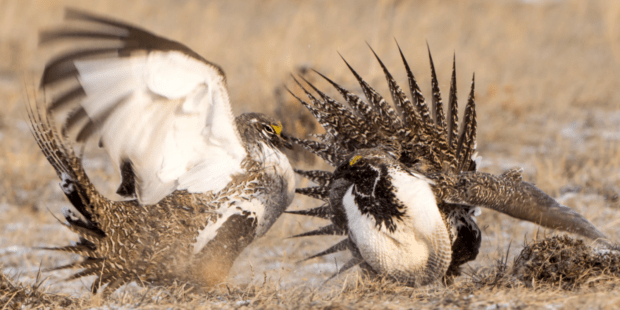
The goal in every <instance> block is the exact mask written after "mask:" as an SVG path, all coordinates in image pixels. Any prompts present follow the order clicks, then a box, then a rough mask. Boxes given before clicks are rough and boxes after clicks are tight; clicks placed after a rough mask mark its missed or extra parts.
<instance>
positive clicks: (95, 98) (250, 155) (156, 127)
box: [29, 10, 295, 293]
mask: <svg viewBox="0 0 620 310" xmlns="http://www.w3.org/2000/svg"><path fill="white" fill-rule="evenodd" d="M67 18H68V19H76V20H79V21H83V22H90V23H91V27H90V28H83V29H82V28H76V29H69V28H67V29H60V30H54V31H48V32H43V33H42V34H41V43H42V44H48V43H53V42H58V41H61V40H65V39H74V38H87V39H91V41H92V40H97V41H98V43H100V45H94V46H92V47H91V46H87V47H86V49H82V50H75V51H72V52H67V53H66V54H63V55H60V56H59V57H57V58H54V59H52V60H51V61H50V62H49V63H48V64H47V65H46V68H45V71H44V73H43V77H42V79H41V86H42V87H44V88H45V90H46V94H47V93H48V91H49V93H51V94H52V95H51V97H52V100H51V102H50V103H49V104H48V105H47V106H46V107H40V106H36V107H30V109H29V116H30V121H31V126H32V131H33V134H34V137H35V140H36V141H37V143H38V144H39V147H40V148H41V151H42V152H43V153H44V154H45V155H46V157H47V159H48V161H49V162H50V163H51V164H52V166H53V167H54V168H55V170H56V172H57V174H58V176H59V177H60V178H61V187H62V188H63V191H64V193H65V195H66V196H67V197H68V198H69V200H70V202H71V203H72V205H73V209H66V210H65V211H64V212H63V215H64V216H65V219H66V221H67V226H68V227H69V228H70V229H71V230H73V231H74V232H76V233H77V234H78V235H79V236H80V241H79V242H78V243H76V244H74V245H71V246H65V247H56V248H48V249H53V250H60V251H66V252H72V253H76V254H80V255H82V256H83V260H82V261H79V262H75V263H72V264H69V265H66V266H60V267H55V268H53V269H64V268H82V269H83V270H82V271H80V272H78V273H76V274H74V275H73V276H71V277H70V278H69V279H77V278H81V277H83V276H88V275H97V276H98V279H97V280H96V281H95V282H94V283H93V287H92V290H93V292H96V291H97V290H98V289H99V288H100V287H102V286H106V285H107V286H106V289H105V292H106V293H111V292H113V291H114V290H116V289H117V288H118V287H120V286H121V285H123V284H125V283H129V282H132V281H135V282H137V283H139V284H145V285H169V284H171V283H173V282H175V281H182V282H187V283H190V284H192V285H196V286H211V285H214V284H217V283H220V282H222V281H223V280H224V279H225V278H226V275H227V274H228V271H229V270H230V268H231V267H232V264H233V263H234V261H235V259H236V258H237V256H238V255H239V254H240V253H241V251H242V250H243V249H244V248H245V247H246V246H247V245H249V244H250V243H251V242H252V240H254V238H256V237H260V236H262V235H264V234H265V233H266V232H267V231H268V229H269V228H270V227H271V226H272V225H273V223H274V222H275V221H276V220H277V219H278V217H279V216H280V215H281V214H282V213H283V211H284V210H285V209H286V207H287V206H288V205H289V204H290V203H291V201H292V199H293V195H294V191H295V176H294V172H293V169H292V167H291V166H290V163H289V161H288V159H287V158H286V156H285V155H284V154H283V153H282V152H281V151H280V150H279V148H280V147H290V143H289V142H288V138H287V137H286V136H285V135H284V134H283V133H282V126H281V124H280V123H279V122H277V121H275V120H274V119H272V118H270V117H268V116H266V115H264V114H260V113H245V114H242V115H239V116H237V117H234V116H233V115H232V112H231V107H230V102H229V96H228V91H227V88H226V79H225V76H224V73H223V71H222V70H221V69H220V68H219V67H218V66H217V65H215V64H213V63H210V62H209V61H207V60H205V59H204V58H202V57H201V56H199V55H198V54H196V53H195V52H193V51H192V50H190V49H189V48H187V47H185V46H184V45H182V44H180V43H177V42H174V41H170V40H167V39H165V38H161V37H158V36H155V35H153V34H151V33H149V32H146V31H144V30H142V29H139V28H136V27H133V26H130V25H127V24H124V23H120V22H117V21H113V20H109V19H105V18H101V17H98V16H94V15H91V14H88V13H83V12H78V11H74V10H68V11H67ZM93 29H94V30H93ZM109 41H111V42H109ZM105 44H108V45H109V47H108V46H106V45H105ZM67 85H69V86H67ZM67 89H68V90H67ZM76 103H77V104H76ZM67 107H68V108H69V109H70V110H71V112H69V114H68V116H67V118H66V119H65V121H64V122H63V125H62V128H61V130H60V131H59V130H58V128H56V126H55V125H54V124H53V120H52V118H53V115H52V114H53V112H54V113H55V112H56V111H60V110H62V109H66V108H67ZM41 110H45V112H42V111H41ZM76 131H77V133H76ZM70 136H73V137H74V138H73V139H74V140H75V141H77V142H78V143H79V142H85V141H87V140H88V139H92V138H94V137H97V138H98V139H99V146H100V147H102V148H103V149H104V150H105V151H106V152H107V154H108V155H109V157H110V159H111V161H112V163H113V164H114V165H115V166H117V167H118V168H119V172H120V174H121V178H122V181H121V184H120V186H119V188H118V190H117V193H118V194H119V195H121V196H122V197H123V198H124V199H123V200H120V201H115V200H112V199H110V198H108V197H104V196H103V195H101V194H100V193H99V192H98V191H97V189H96V188H95V187H94V186H93V185H92V183H91V182H90V180H89V178H88V176H87V175H86V173H85V172H84V169H83V167H82V163H81V158H80V156H77V155H76V154H75V152H74V150H73V144H72V142H71V141H70V138H69V137H70Z"/></svg>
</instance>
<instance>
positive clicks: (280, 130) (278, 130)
mask: <svg viewBox="0 0 620 310" xmlns="http://www.w3.org/2000/svg"><path fill="white" fill-rule="evenodd" d="M271 127H272V128H273V130H275V131H276V134H277V135H278V136H279V135H280V133H281V132H282V124H278V125H273V124H271Z"/></svg>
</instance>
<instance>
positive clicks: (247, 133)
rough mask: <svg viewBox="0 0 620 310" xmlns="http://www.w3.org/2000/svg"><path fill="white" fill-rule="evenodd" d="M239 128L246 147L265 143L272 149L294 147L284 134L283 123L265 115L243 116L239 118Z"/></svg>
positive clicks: (248, 114) (245, 114)
mask: <svg viewBox="0 0 620 310" xmlns="http://www.w3.org/2000/svg"><path fill="white" fill-rule="evenodd" d="M237 128H239V133H240V134H241V139H243V142H244V143H245V144H246V145H250V144H254V143H260V142H264V143H265V144H267V145H269V146H271V147H278V148H279V147H285V148H288V149H291V148H292V147H293V145H292V144H291V142H290V139H289V137H288V136H287V135H285V134H284V133H283V132H282V123H280V122H278V121H276V120H275V119H273V118H271V117H269V116H267V115H265V114H262V113H244V114H241V115H239V116H238V117H237Z"/></svg>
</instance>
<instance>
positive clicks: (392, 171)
mask: <svg viewBox="0 0 620 310" xmlns="http://www.w3.org/2000/svg"><path fill="white" fill-rule="evenodd" d="M399 51H400V48H399ZM373 53H374V51H373ZM400 55H401V58H402V60H403V63H404V66H405V70H406V73H407V77H408V80H409V90H410V93H411V98H412V99H409V98H407V96H406V95H405V93H404V92H403V90H402V89H401V88H400V87H399V86H398V84H397V83H396V81H395V80H394V78H393V77H392V75H391V74H390V73H389V72H388V70H387V69H386V67H385V66H384V64H383V63H382V62H381V60H380V59H379V57H378V56H377V55H376V54H375V57H376V58H377V60H378V61H379V64H380V66H381V68H382V69H383V72H384V74H385V77H386V79H387V82H388V87H389V90H390V92H391V95H392V98H393V101H394V107H395V109H394V107H392V106H391V105H390V104H389V103H387V101H386V100H384V98H383V97H382V96H381V95H379V94H378V93H377V92H376V91H375V90H374V89H373V88H372V87H370V86H369V85H368V83H366V82H365V81H364V80H363V79H362V78H361V77H360V76H359V75H358V74H357V73H356V72H355V71H354V70H353V69H352V68H351V66H349V64H348V63H347V66H348V67H349V69H350V70H351V72H352V73H353V75H354V76H355V77H356V79H357V80H358V82H359V84H360V87H361V89H362V91H363V92H364V95H365V97H366V100H367V101H364V100H363V99H362V98H360V97H358V96H357V95H355V94H353V93H352V92H350V91H348V90H346V89H344V88H343V87H341V86H340V85H338V84H336V83H335V82H333V81H331V80H330V79H328V78H327V77H325V76H323V75H322V74H320V73H318V72H317V73H318V74H319V75H321V76H322V77H323V78H325V80H327V81H328V82H329V83H330V84H331V85H333V86H334V87H335V88H336V90H337V91H338V92H339V93H340V94H341V95H342V96H343V97H344V99H345V101H346V102H347V104H348V106H347V105H345V104H342V103H340V102H338V101H336V100H335V99H333V98H331V97H330V96H328V95H327V94H325V93H324V92H322V91H320V90H319V89H317V88H316V87H315V86H313V85H312V84H310V83H309V82H308V81H306V83H307V84H308V85H309V86H310V87H311V88H312V89H313V90H314V91H315V92H316V93H317V94H318V96H315V95H313V94H312V93H311V92H309V91H308V90H306V89H305V88H304V87H303V86H302V85H301V84H300V83H299V82H298V81H297V80H296V82H297V84H299V86H300V87H301V88H302V89H303V91H304V93H305V94H306V95H307V97H308V98H309V101H310V102H305V101H304V100H302V99H300V98H299V97H297V99H298V100H299V101H300V102H301V103H302V104H303V105H304V106H305V107H306V108H308V109H309V110H310V112H311V113H312V114H313V115H314V117H315V118H316V119H317V120H318V122H319V123H320V124H321V126H323V128H324V129H325V134H322V135H318V141H314V140H299V139H293V142H295V143H298V144H299V145H301V146H303V147H304V148H306V149H307V150H309V151H310V152H312V153H314V154H316V155H318V156H319V157H321V158H323V159H324V160H325V161H327V162H328V163H329V164H330V165H332V166H334V167H336V169H335V171H333V172H329V171H316V170H315V171H297V172H298V173H299V174H301V175H303V176H305V177H307V178H309V179H310V180H312V181H314V182H315V183H317V186H315V187H307V188H300V189H298V190H297V192H298V193H300V194H304V195H307V196H310V197H314V198H317V199H321V200H323V201H324V202H325V204H323V205H322V206H320V207H317V208H314V209H307V210H302V211H290V212H289V213H294V214H301V215H307V216H316V217H320V218H325V219H329V220H331V222H332V223H331V224H330V225H328V226H325V227H322V228H320V229H317V230H314V231H310V232H307V233H303V234H300V235H297V236H295V237H303V236H314V235H347V238H345V239H344V240H342V241H341V242H339V243H337V244H336V245H334V246H332V247H330V248H329V249H327V250H325V251H323V252H321V253H318V254H316V255H313V256H311V257H308V258H307V259H311V258H315V257H320V256H324V255H327V254H331V253H335V252H338V251H343V250H347V249H348V250H350V251H351V252H352V254H353V258H352V259H351V260H350V261H348V262H347V263H346V264H345V265H344V266H343V267H342V268H341V269H340V270H339V271H338V272H339V273H340V272H342V271H345V270H347V269H349V268H351V267H353V266H356V265H360V267H362V268H363V269H365V270H366V271H368V272H370V274H374V275H379V276H387V277H389V278H393V279H395V280H397V281H399V282H404V283H406V284H408V285H424V284H429V283H432V282H434V281H436V280H438V279H441V278H445V280H446V281H447V282H451V280H452V279H453V277H454V276H458V275H459V274H460V266H461V265H462V264H464V263H466V262H468V261H471V260H473V259H475V258H476V256H477V255H478V250H479V247H480V241H481V233H480V229H479V228H478V226H477V225H476V222H475V221H474V219H473V218H472V216H473V215H474V213H476V212H477V207H485V208H490V209H494V210H497V211H500V212H502V213H505V214H508V215H510V216H513V217H515V218H518V219H522V220H527V221H531V222H534V223H537V224H540V225H542V226H544V227H549V228H555V229H561V230H565V231H569V232H574V233H578V234H581V235H583V236H586V237H588V238H592V239H604V238H605V236H604V235H603V234H602V233H601V232H600V231H599V230H598V229H596V228H595V227H594V226H593V225H592V224H591V223H590V222H589V221H588V220H586V219H585V218H584V217H583V216H581V215H580V214H578V213H576V212H575V211H573V210H572V209H570V208H568V207H565V206H563V205H560V204H558V203H557V202H556V201H555V200H554V199H552V198H551V197H549V196H548V195H546V194H545V193H543V192H542V191H541V190H539V189H538V188H536V187H535V186H534V185H532V184H529V183H527V182H524V181H523V180H522V178H521V169H513V170H510V171H508V172H506V173H504V174H501V175H497V176H496V175H491V174H488V173H479V172H476V161H475V160H476V156H477V154H476V126H477V124H476V112H475V102H474V81H473V79H472V86H471V90H470V93H469V99H468V101H467V105H466V107H465V114H464V120H463V121H462V125H461V130H460V133H459V130H458V126H459V124H458V118H457V113H458V107H457V95H456V93H457V92H456V71H455V69H454V64H453V70H452V79H451V83H450V85H451V86H450V94H449V103H448V109H447V116H446V114H445V113H444V109H443V103H442V99H441V95H440V91H439V87H438V82H437V76H436V74H435V69H434V65H433V61H432V58H431V59H430V63H431V85H432V92H433V95H432V106H431V107H429V106H428V105H427V104H426V102H425V99H424V97H423V96H422V94H421V92H420V88H419V87H418V84H417V82H416V80H415V78H414V76H413V74H412V73H411V70H410V68H409V65H408V64H407V61H406V60H405V57H404V56H403V53H402V51H400ZM429 58H430V51H429ZM345 63H346V61H345ZM291 94H292V92H291ZM293 96H295V95H294V94H293ZM431 115H432V116H431Z"/></svg>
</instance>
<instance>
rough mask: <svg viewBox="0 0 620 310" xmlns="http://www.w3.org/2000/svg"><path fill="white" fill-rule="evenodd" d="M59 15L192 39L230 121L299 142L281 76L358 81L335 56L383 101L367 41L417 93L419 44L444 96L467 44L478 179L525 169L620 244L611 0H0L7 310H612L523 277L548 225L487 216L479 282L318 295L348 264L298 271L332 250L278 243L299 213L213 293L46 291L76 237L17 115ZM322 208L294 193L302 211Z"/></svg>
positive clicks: (618, 82) (354, 277)
mask: <svg viewBox="0 0 620 310" xmlns="http://www.w3.org/2000/svg"><path fill="white" fill-rule="evenodd" d="M65 6H73V7H77V8H83V9H87V10H89V11H93V12H98V13H102V14H106V15H110V16H115V17H117V18H119V19H123V20H126V21H132V22H133V23H135V24H137V25H140V26H142V27H145V28H147V29H150V30H152V31H154V32H156V33H158V34H161V35H164V36H166V37H170V38H173V39H175V40H178V41H181V42H184V43H186V44H187V45H189V46H190V47H191V48H193V49H195V50H196V51H197V52H198V53H200V54H201V55H204V56H205V57H206V58H207V59H210V60H212V61H214V62H216V63H218V64H220V65H221V66H222V67H223V68H224V69H225V71H226V73H227V77H228V83H229V89H230V92H231V97H232V100H233V104H234V110H235V113H242V112H247V111H259V112H266V113H268V114H272V115H275V116H277V117H278V118H280V119H281V120H282V121H283V123H284V124H285V130H286V129H288V130H289V131H293V132H294V133H295V134H298V135H304V134H307V133H309V132H313V131H314V130H318V129H317V128H318V127H317V126H316V124H315V123H314V122H313V121H312V120H311V119H309V118H308V116H309V115H308V113H306V112H305V111H301V110H300V107H299V106H298V104H297V103H295V102H294V101H292V100H291V98H290V97H289V96H288V95H287V94H286V93H282V88H281V86H282V84H287V85H288V86H289V87H293V85H292V83H291V81H290V78H289V77H288V76H289V74H290V73H291V72H298V70H303V69H305V68H315V69H317V70H319V71H321V72H323V73H325V74H327V75H328V76H330V77H332V78H334V79H335V80H336V81H340V82H342V83H343V85H346V86H348V87H352V88H353V89H357V88H356V87H355V83H354V80H353V77H352V76H351V75H350V73H348V72H347V70H346V67H345V66H344V65H343V64H342V62H341V60H340V59H339V57H338V55H337V53H336V51H339V52H340V53H342V55H344V56H345V57H346V59H347V60H348V61H349V62H350V63H351V64H352V65H353V66H354V67H355V68H356V69H358V72H359V73H360V74H361V75H362V76H363V77H365V78H366V79H367V80H368V81H369V82H370V83H371V85H377V87H378V88H379V90H380V91H381V92H382V93H384V94H387V92H386V87H385V86H386V85H385V84H386V83H385V81H384V79H383V77H382V73H381V71H380V69H379V67H378V65H377V64H376V62H375V61H374V60H373V58H372V54H371V53H370V51H368V49H367V47H366V45H365V41H367V42H368V43H369V44H370V45H372V47H373V48H374V49H375V51H377V53H378V54H379V55H380V56H381V57H382V59H383V61H384V62H385V64H386V65H387V66H388V67H389V68H391V70H392V73H393V74H394V76H395V77H397V79H399V80H400V81H402V82H404V70H403V69H402V65H401V64H400V60H399V59H398V53H397V50H396V46H395V44H394V38H396V39H397V40H398V42H399V44H400V45H401V47H402V48H403V51H404V52H405V54H406V56H407V57H408V60H409V62H410V65H411V66H412V69H413V70H414V74H416V76H417V77H418V79H419V81H420V82H421V85H422V86H423V89H422V90H423V92H424V93H425V94H429V93H430V83H429V78H428V77H429V71H428V60H427V56H426V47H425V46H424V44H425V41H428V42H429V45H430V47H431V49H432V51H433V56H434V60H435V65H436V68H437V70H438V73H439V79H440V86H441V87H442V89H444V92H445V91H446V90H447V89H448V78H449V75H448V73H449V70H450V66H451V60H452V55H453V52H456V60H457V70H458V71H457V73H458V78H459V82H458V88H459V90H460V94H461V102H462V101H463V99H464V98H463V95H464V94H465V93H466V92H465V90H466V89H467V88H468V87H469V82H470V81H469V80H470V77H471V73H472V72H474V71H475V72H476V85H477V88H476V89H477V92H476V98H477V100H476V101H477V103H478V118H479V119H478V124H479V135H478V151H479V153H480V155H482V157H483V165H482V170H483V171H488V172H493V173H499V172H502V171H503V170H505V169H508V168H511V167H514V166H522V167H524V168H525V178H526V180H528V181H531V182H534V183H536V184H537V185H538V186H540V187H541V188H542V189H543V190H545V191H547V192H549V193H550V194H552V195H553V196H555V197H556V198H557V199H559V200H560V201H561V202H562V203H564V204H566V205H568V206H570V207H572V208H574V209H576V210H577V211H579V212H580V213H582V214H584V215H585V216H586V217H587V218H588V219H590V220H591V221H592V222H594V223H595V225H597V226H598V227H600V228H601V230H602V231H604V232H605V233H606V234H607V235H608V236H610V237H611V238H612V239H613V240H618V236H619V235H620V228H618V227H620V226H619V225H618V223H619V222H620V216H619V215H618V211H619V209H620V200H619V198H618V195H619V193H620V109H619V108H620V93H619V92H618V91H617V89H620V79H618V76H617V72H620V23H618V20H620V18H619V17H620V3H618V2H616V1H611V0H610V1H587V2H586V1H578V0H571V1H562V0H559V1H538V2H537V1H516V0H505V1H481V0H478V1H471V2H458V3H453V2H448V1H415V2H413V1H411V2H408V1H353V0H345V1H338V2H334V1H326V0H325V1H284V0H281V1H276V0H272V1H260V2H259V1H172V0H170V1H168V0H157V1H146V0H136V1H131V2H127V1H120V0H114V1H97V2H92V3H88V4H84V3H83V2H82V1H77V0H71V1H69V0H66V1H35V0H0V101H1V102H2V107H3V108H2V110H0V212H1V213H2V218H1V219H0V231H1V233H0V235H1V237H0V262H1V263H2V265H3V268H2V270H1V271H2V282H1V284H0V285H2V291H0V303H2V304H0V309H1V308H2V307H3V306H4V305H3V304H4V303H6V302H7V301H8V299H10V298H11V296H13V295H14V297H13V300H12V301H11V302H12V303H11V304H6V306H7V308H8V307H11V308H12V307H17V305H18V304H17V302H22V303H23V302H28V304H29V306H30V307H44V306H45V307H54V306H65V305H67V306H69V307H73V308H77V309H81V308H91V307H100V306H107V307H109V308H115V307H121V306H123V305H124V306H125V307H129V308H141V307H144V308H169V307H175V308H186V309H191V308H242V307H251V308H302V309H303V308H326V309H327V308H330V309H338V308H409V307H413V308H438V307H451V308H476V309H499V308H525V307H534V308H542V307H546V308H583V307H590V308H616V307H617V306H618V304H619V303H620V294H619V293H618V292H617V290H614V289H612V287H613V285H615V284H614V283H616V280H613V279H612V280H610V281H609V282H607V284H606V285H582V284H583V283H586V282H587V281H588V280H586V282H579V281H577V282H574V284H571V285H569V286H570V287H568V286H566V285H564V284H562V283H563V282H557V281H555V280H554V281H555V282H554V281H550V282H545V281H543V280H541V279H542V278H540V276H539V275H534V274H532V277H531V278H527V277H526V278H522V279H519V278H518V277H515V276H513V274H512V270H514V269H513V265H512V262H513V261H514V257H515V255H517V254H519V253H520V252H521V250H522V249H523V246H524V244H529V245H530V247H529V248H530V249H532V246H535V245H536V243H535V242H534V241H532V240H531V239H532V238H534V237H535V235H536V233H537V229H536V227H535V225H532V224H529V223H522V222H519V221H516V220H513V219H510V218H508V217H507V216H504V215H501V214H498V213H496V212H492V211H487V212H483V214H482V215H481V216H480V217H479V218H478V223H479V224H480V225H481V227H482V228H483V234H484V236H483V245H482V249H481V253H480V255H479V256H478V259H477V260H476V261H475V262H473V263H471V264H470V265H469V266H468V267H466V269H465V271H466V272H467V273H468V274H469V275H468V276H462V277H460V278H458V279H457V281H456V283H455V284H454V286H452V287H449V288H445V287H443V286H441V285H438V286H432V287H427V288H419V289H412V288H403V287H400V286H398V285H395V284H393V283H381V282H372V281H368V280H364V279H362V278H360V276H359V275H358V274H357V272H356V271H354V272H349V273H347V274H345V275H342V276H340V277H339V278H337V279H336V280H334V281H331V282H329V283H327V284H326V285H322V284H321V283H322V281H323V280H325V279H326V277H327V276H328V275H329V274H330V273H331V272H333V271H334V270H335V269H336V266H335V265H336V263H337V264H339V265H341V264H342V263H344V262H345V260H346V258H347V255H346V254H343V255H336V256H331V257H328V258H325V259H318V260H314V261H311V262H308V263H303V264H299V265H298V264H295V262H296V261H297V260H299V259H301V258H302V257H304V256H305V255H307V254H309V253H313V252H316V251H318V250H321V249H324V248H326V247H327V246H329V245H330V244H331V243H329V242H334V240H329V242H327V241H328V240H325V239H321V238H307V239H303V240H285V239H284V237H286V236H289V235H291V234H294V233H299V232H302V231H306V230H308V229H309V228H311V227H316V226H318V225H320V224H322V223H321V222H319V221H309V220H306V219H303V218H301V217H297V216H283V217H282V218H281V219H280V220H279V221H278V223H276V225H274V228H273V229H272V230H271V231H270V232H269V233H268V235H267V236H265V237H264V238H261V239H260V240H258V241H256V242H255V243H254V244H253V245H252V246H250V247H249V248H248V249H246V251H244V252H243V254H242V256H241V257H240V258H239V259H238V261H237V262H236V264H235V267H234V269H233V272H232V273H231V276H230V281H229V283H227V284H225V285H221V286H220V287H218V288H215V289H213V291H211V292H207V293H205V294H194V293H191V292H186V291H185V290H184V289H183V287H182V286H179V287H176V288H151V289H143V288H139V287H136V286H133V285H130V286H127V287H124V288H122V289H121V290H120V291H119V292H118V293H116V294H114V295H112V296H111V297H110V298H109V299H107V300H100V299H97V297H92V296H90V294H89V293H87V291H88V286H89V284H90V283H89V281H85V282H80V281H74V282H71V283H65V282H62V281H60V280H61V279H62V278H63V277H66V276H67V275H68V273H62V272H56V273H44V274H43V277H44V278H47V281H45V282H44V284H43V285H41V286H38V284H37V283H39V282H40V280H37V273H38V270H39V266H40V265H42V266H43V267H48V266H53V265H56V264H60V263H63V262H67V261H68V260H70V259H71V258H72V257H70V256H62V255H57V254H55V253H47V252H41V251H35V250H33V249H32V247H33V246H41V245H58V244H64V243H67V242H68V241H69V240H71V239H72V238H75V236H73V235H72V234H70V233H69V232H67V231H66V230H63V229H62V227H60V225H58V223H56V220H55V219H54V218H53V217H52V216H51V215H50V214H49V212H48V211H47V209H49V210H50V211H51V212H55V213H58V210H59V208H60V207H62V206H64V205H67V202H66V201H65V200H64V197H62V194H61V192H60V190H59V189H58V186H57V180H56V176H55V174H54V173H53V170H52V169H51V167H49V165H48V163H47V162H46V161H45V159H44V158H43V156H41V155H40V153H39V151H38V149H37V147H36V145H35V143H34V141H33V139H32V138H31V137H30V133H29V131H28V129H27V126H26V123H25V117H23V113H22V106H23V100H24V98H25V96H24V95H23V90H22V89H23V84H24V82H25V83H26V84H28V85H31V83H34V81H36V79H37V76H38V75H39V74H40V73H41V71H42V68H43V64H44V62H45V59H47V58H48V57H49V56H50V54H52V52H53V49H52V50H44V51H38V50H37V48H36V42H37V36H36V34H37V30H38V29H39V28H41V27H48V26H51V25H56V24H58V23H59V22H60V21H61V20H62V14H63V13H62V12H63V7H65ZM309 77H312V74H310V75H309ZM319 85H321V86H323V87H325V86H326V85H325V84H322V83H319ZM330 93H332V94H334V92H330ZM87 155H88V156H89V157H88V158H89V160H87V162H86V165H87V169H88V171H89V173H90V175H91V176H92V178H93V179H94V182H95V184H97V185H98V187H99V188H100V190H101V191H102V192H104V193H108V194H110V195H111V194H112V193H113V188H114V187H115V186H114V184H115V182H116V181H117V180H118V177H117V176H116V175H114V172H113V171H114V170H113V169H112V168H111V167H110V166H109V165H108V164H107V162H106V161H105V157H104V156H102V155H101V154H98V153H96V152H89V153H88V154H87ZM296 156H298V158H297V159H298V160H299V161H301V162H298V164H299V165H305V166H312V165H320V163H314V162H312V160H311V158H310V157H308V156H307V155H299V154H298V155H296ZM315 203H316V202H312V201H309V200H303V199H298V200H296V201H295V202H294V203H293V206H292V208H306V207H310V205H313V204H315ZM541 234H542V232H541ZM539 239H541V240H543V238H542V237H541V238H539ZM523 240H526V242H524V241H523ZM509 244H512V246H511V251H510V253H509V254H507V249H508V246H509ZM570 253H572V252H570ZM509 262H510V263H509ZM548 263H550V262H547V261H539V262H538V263H537V264H539V265H537V266H539V267H538V268H541V267H540V266H544V268H547V267H546V266H548V265H544V264H548ZM535 270H540V269H535ZM543 278H544V277H543ZM551 278H553V277H551ZM524 279H525V280H526V281H525V282H524V281H523V280H524ZM532 279H535V280H534V281H532ZM562 279H563V280H562V281H565V279H566V278H565V277H564V276H562ZM539 280H540V281H539ZM558 283H560V285H558ZM588 283H592V282H588ZM610 283H611V284H610ZM568 288H570V290H568ZM28 298H30V299H28Z"/></svg>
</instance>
